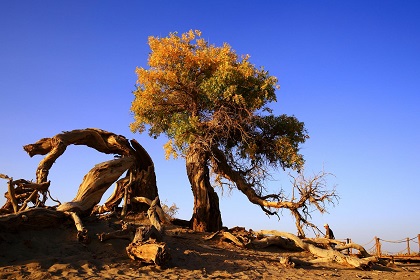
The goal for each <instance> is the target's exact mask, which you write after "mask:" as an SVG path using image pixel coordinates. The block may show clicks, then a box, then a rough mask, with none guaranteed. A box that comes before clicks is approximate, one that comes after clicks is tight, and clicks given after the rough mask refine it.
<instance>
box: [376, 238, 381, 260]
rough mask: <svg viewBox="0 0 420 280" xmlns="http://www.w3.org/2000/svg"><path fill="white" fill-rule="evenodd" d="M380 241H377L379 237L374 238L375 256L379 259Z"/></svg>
mask: <svg viewBox="0 0 420 280" xmlns="http://www.w3.org/2000/svg"><path fill="white" fill-rule="evenodd" d="M379 240H380V239H379V237H376V236H375V242H376V255H377V256H378V257H380V256H381V242H380V241H379Z"/></svg>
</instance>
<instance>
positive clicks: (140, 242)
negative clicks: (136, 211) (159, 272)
mask: <svg viewBox="0 0 420 280" xmlns="http://www.w3.org/2000/svg"><path fill="white" fill-rule="evenodd" d="M138 201H141V202H145V203H148V204H150V208H149V210H148V211H147V213H148V217H149V220H150V225H146V226H139V227H137V228H136V227H135V226H134V225H132V224H129V223H125V222H123V223H122V227H123V228H122V230H118V231H114V232H111V233H101V234H99V235H98V238H99V240H100V241H105V240H108V239H111V238H118V239H129V240H131V243H130V244H129V245H128V246H127V247H126V252H127V255H128V257H129V258H131V259H133V260H140V261H142V262H144V263H148V264H150V263H154V264H156V265H158V266H164V265H165V264H166V262H167V261H168V260H169V259H170V254H169V249H168V248H167V246H166V244H165V243H164V242H163V234H164V227H163V226H162V221H161V219H160V217H159V215H158V213H157V209H160V207H158V203H159V197H156V198H155V199H154V200H153V201H151V200H148V199H146V198H143V197H142V198H138ZM160 210H162V209H160ZM134 232H135V234H134Z"/></svg>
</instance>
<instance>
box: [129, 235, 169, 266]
mask: <svg viewBox="0 0 420 280" xmlns="http://www.w3.org/2000/svg"><path fill="white" fill-rule="evenodd" d="M127 255H128V256H129V257H130V258H131V259H133V260H141V261H143V262H145V263H154V264H156V265H158V266H164V265H165V264H166V263H167V262H168V260H169V259H170V254H169V250H168V247H167V246H166V243H164V242H156V241H154V240H148V241H145V242H143V241H141V242H132V243H130V245H128V247H127Z"/></svg>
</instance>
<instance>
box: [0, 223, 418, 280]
mask: <svg viewBox="0 0 420 280" xmlns="http://www.w3.org/2000/svg"><path fill="white" fill-rule="evenodd" d="M132 222H134V223H140V222H139V221H138V220H134V219H133V220H132ZM141 223H144V221H141ZM85 227H86V228H87V229H88V231H89V237H90V241H89V242H88V243H87V244H84V243H80V242H78V241H77V238H76V229H75V227H74V225H73V224H72V223H71V222H68V223H67V222H65V223H63V224H60V225H57V227H55V228H46V229H41V230H24V231H17V232H5V231H2V232H0V279H289V280H291V279H381V280H386V279H389V280H391V279H420V265H416V264H394V265H389V266H379V265H377V266H374V267H373V268H372V270H369V271H362V270H359V269H355V268H351V267H344V266H342V265H339V264H335V263H323V264H317V265H312V266H301V267H299V266H295V267H284V266H282V265H281V264H280V262H279V259H280V257H285V256H292V257H297V258H300V259H302V260H309V259H311V258H313V257H312V256H311V255H310V254H309V253H307V252H299V251H287V250H284V249H282V248H279V247H277V246H271V247H267V248H264V249H258V250H256V249H245V248H240V247H238V246H236V245H234V244H232V243H230V242H229V241H227V240H217V239H211V240H205V239H204V237H206V236H209V234H210V233H197V232H193V231H191V230H189V229H186V228H181V227H179V226H174V225H165V229H166V230H165V237H164V239H165V242H166V243H167V245H168V247H169V248H170V254H171V260H170V261H169V263H168V265H167V266H166V267H157V266H155V265H153V264H145V263H142V262H141V261H138V260H131V259H130V258H128V256H127V254H126V251H125V248H126V246H127V245H128V244H129V243H130V240H123V239H111V240H107V241H104V242H100V241H99V239H97V238H96V235H97V234H99V233H102V232H111V231H114V230H118V229H120V228H119V224H118V222H116V223H114V222H113V221H111V220H110V219H101V220H97V219H93V220H91V221H85Z"/></svg>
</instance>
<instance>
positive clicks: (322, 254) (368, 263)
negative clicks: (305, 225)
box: [260, 230, 378, 270]
mask: <svg viewBox="0 0 420 280" xmlns="http://www.w3.org/2000/svg"><path fill="white" fill-rule="evenodd" d="M260 233H261V234H264V235H275V236H281V237H285V238H288V239H290V240H292V241H293V242H294V243H295V244H296V246H298V247H300V248H302V249H303V250H305V251H308V252H310V253H312V254H313V255H315V256H317V257H319V258H320V259H319V261H322V262H337V263H339V264H343V265H350V266H353V267H356V268H360V269H363V270H367V269H370V268H371V267H372V265H373V263H376V262H378V259H377V258H376V257H374V256H368V257H364V258H361V259H359V258H357V257H354V256H346V255H344V254H343V253H341V252H339V251H337V250H334V249H332V248H330V249H324V248H319V247H317V246H315V245H314V244H312V243H310V242H305V240H303V239H300V238H299V237H297V236H296V235H294V234H291V233H287V232H279V231H276V230H262V231H260Z"/></svg>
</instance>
